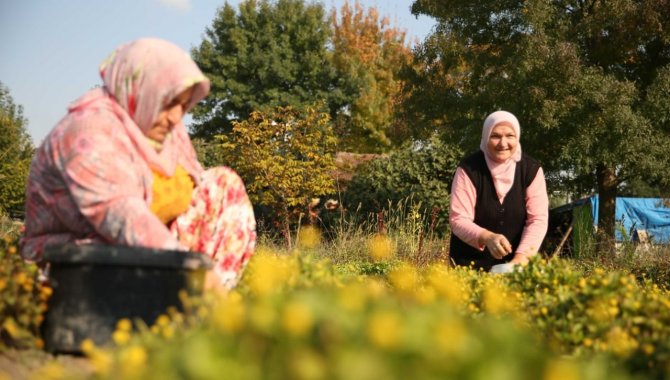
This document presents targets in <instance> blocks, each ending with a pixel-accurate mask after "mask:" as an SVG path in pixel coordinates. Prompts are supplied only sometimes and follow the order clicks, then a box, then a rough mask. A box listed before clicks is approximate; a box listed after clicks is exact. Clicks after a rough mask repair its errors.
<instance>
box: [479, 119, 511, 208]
mask: <svg viewBox="0 0 670 380" xmlns="http://www.w3.org/2000/svg"><path fill="white" fill-rule="evenodd" d="M504 122H507V123H509V124H511V125H512V128H513V129H514V133H516V137H517V140H519V139H520V138H521V127H520V126H519V120H517V118H516V116H514V115H513V114H511V113H510V112H507V111H496V112H493V113H492V114H490V115H489V116H487V117H486V120H484V128H483V129H482V140H481V143H480V144H479V148H480V149H481V150H482V152H484V157H485V159H486V166H488V168H489V171H490V172H491V177H493V184H494V186H495V188H496V193H498V197H499V198H503V197H504V196H505V195H507V192H508V191H509V189H510V188H512V184H513V183H514V172H515V171H516V163H517V162H519V161H520V160H521V142H518V143H517V146H516V150H515V151H514V154H512V157H510V158H509V159H508V160H507V161H505V162H496V161H495V160H493V159H492V158H491V157H489V152H488V149H487V144H488V141H489V138H490V137H491V131H492V130H493V128H494V127H495V126H496V125H498V124H500V123H504Z"/></svg>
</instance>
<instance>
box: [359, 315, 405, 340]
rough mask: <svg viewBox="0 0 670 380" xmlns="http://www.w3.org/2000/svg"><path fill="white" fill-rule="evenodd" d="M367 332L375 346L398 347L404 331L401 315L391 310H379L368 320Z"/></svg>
mask: <svg viewBox="0 0 670 380" xmlns="http://www.w3.org/2000/svg"><path fill="white" fill-rule="evenodd" d="M367 332H368V339H370V341H371V342H372V344H374V345H375V346H377V347H379V348H383V349H391V348H394V347H397V346H398V345H399V344H400V337H401V332H402V324H401V320H400V317H399V316H398V315H397V314H396V313H394V312H391V311H377V312H375V313H374V314H372V316H371V317H370V319H369V320H368V328H367Z"/></svg>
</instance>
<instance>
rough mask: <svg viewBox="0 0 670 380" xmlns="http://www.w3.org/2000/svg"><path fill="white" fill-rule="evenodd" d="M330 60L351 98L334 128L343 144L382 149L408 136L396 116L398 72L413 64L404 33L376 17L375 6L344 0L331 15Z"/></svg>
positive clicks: (355, 148) (354, 148) (356, 148)
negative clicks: (338, 8)
mask: <svg viewBox="0 0 670 380" xmlns="http://www.w3.org/2000/svg"><path fill="white" fill-rule="evenodd" d="M331 19H332V25H333V63H334V65H335V67H336V69H337V71H338V73H339V74H340V77H341V78H347V81H346V83H345V84H346V85H347V86H348V87H344V89H345V91H346V93H347V95H349V96H350V98H351V99H352V101H351V103H350V105H349V110H348V111H349V112H347V113H344V114H340V115H339V116H338V120H336V130H337V132H338V136H341V138H340V142H341V147H342V149H344V150H348V151H356V152H382V151H387V150H388V149H389V148H390V147H391V146H393V145H399V144H400V143H401V142H402V141H403V140H404V139H405V138H406V137H407V134H408V132H407V128H406V125H405V124H404V123H403V122H402V121H401V120H400V119H399V118H397V117H396V116H397V113H396V110H397V109H398V107H399V105H400V104H401V102H402V91H401V90H402V87H403V83H402V80H401V79H400V76H399V73H400V71H401V70H402V69H403V68H404V67H405V66H407V65H409V64H410V62H411V58H412V55H411V50H410V48H409V46H408V45H406V43H405V32H404V31H401V30H400V29H398V28H395V27H392V26H391V25H390V22H389V19H388V17H382V18H380V16H379V12H378V11H377V9H376V8H374V7H371V8H368V9H367V11H366V10H365V9H364V8H363V7H362V6H361V5H360V3H359V2H358V1H356V2H355V3H354V5H353V6H351V5H350V4H349V3H348V2H345V3H344V5H342V8H341V9H340V12H339V15H338V14H337V12H336V10H333V12H332V13H331Z"/></svg>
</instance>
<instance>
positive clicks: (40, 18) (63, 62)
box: [0, 0, 434, 144]
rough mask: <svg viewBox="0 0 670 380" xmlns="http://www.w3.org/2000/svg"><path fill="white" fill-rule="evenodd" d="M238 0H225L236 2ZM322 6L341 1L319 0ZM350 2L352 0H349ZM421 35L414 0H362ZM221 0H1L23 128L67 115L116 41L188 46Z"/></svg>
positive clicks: (2, 66)
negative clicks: (147, 40) (155, 40)
mask: <svg viewBox="0 0 670 380" xmlns="http://www.w3.org/2000/svg"><path fill="white" fill-rule="evenodd" d="M239 2H240V0H228V3H229V4H231V5H233V6H235V7H237V4H238V3H239ZM321 2H322V3H323V4H324V5H325V6H326V8H327V9H329V10H330V9H331V8H333V7H337V8H339V7H341V5H342V4H343V2H344V0H321ZM352 2H353V1H350V3H352ZM359 2H360V3H361V4H362V5H363V6H364V7H370V6H374V7H377V9H378V10H379V11H380V13H381V15H385V16H388V17H389V18H390V19H391V22H392V24H393V25H396V26H398V27H400V28H401V29H404V30H406V31H407V35H408V38H409V39H408V41H414V40H419V41H421V40H423V39H424V37H425V36H426V35H427V34H428V33H429V32H430V30H431V28H432V26H433V25H434V20H433V19H431V18H428V17H425V16H422V17H419V18H418V19H417V18H416V17H415V16H413V15H412V14H411V13H410V11H409V8H410V6H411V4H412V3H413V0H360V1H359ZM224 3H225V0H217V1H214V0H63V1H54V0H2V2H1V3H0V35H1V36H2V41H1V42H0V82H2V83H3V84H4V85H5V86H7V87H8V88H9V91H10V94H11V96H12V98H13V99H14V102H15V103H16V104H19V105H21V106H23V113H24V116H25V117H26V119H28V128H27V129H28V132H29V133H30V135H31V137H32V139H33V142H34V143H36V144H39V143H40V142H41V141H42V139H43V138H44V137H45V136H46V135H47V133H49V131H50V130H51V128H53V126H54V125H55V124H56V123H57V122H58V120H60V118H62V117H63V116H64V115H65V111H66V108H67V105H68V104H69V103H70V102H71V101H73V100H75V99H76V98H77V97H79V96H80V95H81V94H83V93H84V92H85V91H87V90H88V89H90V88H92V87H93V86H95V85H97V84H99V83H100V78H99V76H98V65H99V63H100V62H101V61H102V60H103V59H104V58H105V57H106V56H107V55H108V54H109V53H110V52H111V51H112V50H113V49H114V48H115V47H116V46H117V45H119V44H121V43H124V42H127V41H130V40H133V39H136V38H139V37H147V36H152V37H160V38H164V39H166V40H169V41H172V42H174V43H176V44H177V45H179V46H181V47H182V48H184V49H186V50H189V49H190V48H191V47H194V46H197V45H199V44H200V42H201V41H202V36H203V34H204V31H205V28H207V27H209V26H210V25H211V22H212V20H213V18H214V15H215V14H216V11H217V9H218V8H220V7H221V6H222V5H223V4H224Z"/></svg>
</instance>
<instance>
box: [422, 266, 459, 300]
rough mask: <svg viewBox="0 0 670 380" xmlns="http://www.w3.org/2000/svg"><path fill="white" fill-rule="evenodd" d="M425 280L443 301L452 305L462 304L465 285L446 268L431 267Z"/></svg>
mask: <svg viewBox="0 0 670 380" xmlns="http://www.w3.org/2000/svg"><path fill="white" fill-rule="evenodd" d="M426 280H427V282H428V284H430V285H431V286H432V287H433V288H434V289H435V290H436V291H437V293H438V294H439V295H440V296H441V297H442V298H444V300H445V301H447V302H449V303H450V304H452V305H460V304H461V303H462V301H463V292H464V288H465V284H464V282H463V281H461V279H460V278H459V277H458V276H457V275H456V274H455V273H454V272H453V271H451V270H449V268H447V267H446V266H444V265H436V266H433V267H431V268H430V269H429V270H428V274H427V276H426Z"/></svg>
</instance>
